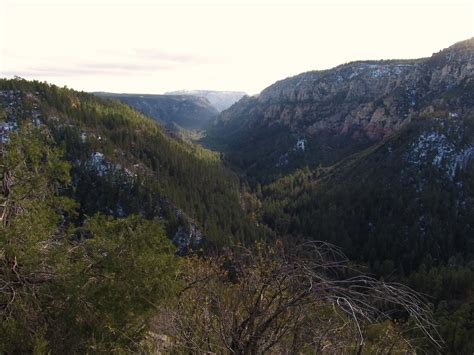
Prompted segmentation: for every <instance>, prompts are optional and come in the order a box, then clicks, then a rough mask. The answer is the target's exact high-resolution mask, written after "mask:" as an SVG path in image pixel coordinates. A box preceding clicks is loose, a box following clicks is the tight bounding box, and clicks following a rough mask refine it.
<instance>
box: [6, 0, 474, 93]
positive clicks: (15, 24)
mask: <svg viewBox="0 0 474 355" xmlns="http://www.w3.org/2000/svg"><path fill="white" fill-rule="evenodd" d="M473 36H474V0H462V1H456V0H450V1H449V0H448V1H436V0H399V1H390V0H387V1H384V0H378V1H365V2H360V1H355V0H352V1H342V0H340V1H339V0H338V1H334V0H333V1H329V0H328V1H316V0H313V1H310V0H307V1H290V0H287V1H283V0H280V1H278V0H260V1H257V0H253V1H250V0H246V1H231V0H228V1H226V0H220V1H199V0H194V1H191V0H188V1H185V0H174V1H171V0H169V1H165V0H163V1H160V0H149V1H144V0H142V1H137V0H135V1H132V0H129V1H127V0H102V1H101V0H94V1H92V0H81V1H79V0H61V1H41V0H0V76H1V77H12V76H13V75H19V76H21V77H24V78H27V79H38V80H46V81H48V82H51V83H54V84H58V85H61V86H62V85H67V86H68V87H72V88H74V89H79V90H86V91H113V92H134V93H162V92H165V91H171V90H179V89H216V90H243V91H246V92H247V93H249V94H255V93H258V92H260V91H261V90H262V89H263V88H265V87H266V86H268V85H270V84H272V83H273V82H275V81H276V80H279V79H283V78H285V77H288V76H291V75H295V74H298V73H301V72H304V71H308V70H315V69H326V68H330V67H333V66H336V65H338V64H342V63H346V62H349V61H352V60H357V59H390V58H417V57H426V56H429V55H431V54H432V53H433V52H437V51H439V50H440V49H443V48H445V47H448V46H450V45H451V44H453V43H455V42H458V41H460V40H464V39H467V38H470V37H473Z"/></svg>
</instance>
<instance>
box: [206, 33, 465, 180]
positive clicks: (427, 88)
mask: <svg viewBox="0 0 474 355" xmlns="http://www.w3.org/2000/svg"><path fill="white" fill-rule="evenodd" d="M473 53H474V39H469V40H466V41H462V42H459V43H456V44H455V45H453V46H451V47H449V48H447V49H445V50H442V51H440V52H438V53H435V54H433V55H432V56H431V57H429V58H427V59H418V60H401V61H397V60H388V61H370V62H367V61H356V62H351V63H348V64H343V65H340V66H337V67H335V68H333V69H328V70H324V71H310V72H305V73H302V74H299V75H296V76H293V77H290V78H287V79H284V80H280V81H277V82H276V83H274V84H272V85H270V86H269V87H267V88H266V89H264V90H263V91H262V92H261V93H260V94H259V95H257V96H253V97H246V98H243V99H242V100H240V101H239V102H238V103H236V104H235V105H233V106H232V107H230V108H229V109H228V110H226V111H224V112H222V113H221V114H220V115H219V116H218V119H217V123H216V124H215V125H214V126H213V127H211V128H210V129H209V132H208V135H207V137H205V138H204V139H202V140H201V142H202V143H203V144H204V145H206V146H208V147H210V148H214V149H218V150H222V151H223V152H224V153H225V154H226V155H227V157H228V158H229V160H230V161H232V162H233V163H234V164H235V165H236V166H238V167H239V168H241V169H244V170H246V169H247V170H248V171H247V172H249V171H250V172H249V175H258V172H257V170H258V169H260V170H270V171H271V173H272V174H273V175H274V176H281V174H284V173H286V172H288V171H292V170H294V169H295V168H298V167H302V166H304V165H305V164H309V165H310V166H317V165H318V164H323V165H327V164H332V163H334V162H335V161H337V160H338V159H341V158H342V157H343V156H345V155H346V154H347V151H348V150H349V152H354V151H356V150H358V149H361V148H364V147H367V146H369V145H370V144H372V143H373V142H375V141H378V140H380V139H382V138H384V137H386V136H388V135H389V134H391V133H393V132H394V131H396V130H398V129H400V128H401V127H403V126H404V125H406V124H407V123H409V122H411V120H412V119H413V118H415V117H417V116H419V115H423V114H431V113H434V112H435V111H445V112H446V113H451V114H460V113H462V112H464V111H465V110H468V111H469V110H472V93H471V92H472V90H470V88H472V86H474V80H473V75H474V64H473V63H474V60H473V58H474V56H473ZM303 139H304V140H305V142H306V143H305V149H304V150H301V149H300V150H299V153H301V154H299V155H300V157H295V156H294V155H295V154H293V152H294V148H295V147H297V145H298V141H301V140H303ZM264 145H271V146H273V147H276V149H274V150H273V151H268V150H267V149H266V148H265V146H264ZM250 146H251V147H252V148H251V149H249V148H247V147H250ZM328 147H329V148H328ZM305 151H306V152H307V154H306V153H305ZM287 155H288V156H287ZM328 155H333V158H331V159H326V158H324V157H327V156H328ZM292 156H293V157H292ZM298 160H299V161H298ZM287 161H288V163H286V162H287ZM285 166H286V168H285ZM282 168H283V169H282Z"/></svg>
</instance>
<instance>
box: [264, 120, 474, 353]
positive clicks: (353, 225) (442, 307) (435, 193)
mask: <svg viewBox="0 0 474 355" xmlns="http://www.w3.org/2000/svg"><path fill="white" fill-rule="evenodd" d="M261 199H262V204H263V207H262V208H261V209H260V212H259V213H260V218H261V220H262V221H263V222H264V223H266V224H267V225H269V226H271V228H273V229H274V230H275V231H277V233H278V234H281V235H287V236H288V240H308V239H314V240H325V241H329V242H331V243H334V244H336V245H338V246H340V247H341V248H342V249H343V251H344V252H346V253H347V254H348V255H349V256H350V258H351V259H352V260H357V261H358V262H361V263H364V264H366V265H367V267H368V269H369V270H370V271H371V272H373V273H374V274H376V275H378V276H379V277H384V278H386V279H389V280H390V279H391V280H403V282H406V283H407V284H408V285H410V286H411V287H412V288H414V289H415V290H417V291H419V292H423V293H424V294H426V295H428V297H430V301H431V302H433V303H434V305H435V310H436V317H437V321H438V322H439V324H440V331H441V334H442V336H443V338H444V339H445V340H446V342H447V343H446V349H445V350H444V351H445V353H450V354H465V353H466V354H467V353H470V352H472V350H473V349H474V342H473V341H472V339H473V336H474V327H472V324H473V320H474V313H473V312H472V309H473V307H472V294H473V292H474V286H473V285H474V267H473V262H472V260H473V258H474V115H467V116H464V115H461V116H456V115H455V116H448V115H447V116H445V117H436V116H430V117H424V118H419V119H413V120H412V122H411V123H409V124H408V125H406V126H405V127H404V128H402V129H400V130H399V131H397V132H396V133H393V134H392V135H390V136H389V137H387V138H386V139H384V140H382V141H381V142H379V143H376V144H375V145H373V146H371V147H369V148H367V149H365V150H363V151H361V152H358V153H356V154H354V155H352V156H350V157H348V158H345V159H343V160H342V161H340V162H339V163H337V164H335V165H333V166H330V167H327V168H322V167H320V168H318V169H315V170H310V169H307V168H306V169H304V170H298V171H297V172H295V173H293V174H291V175H289V176H286V177H284V178H281V179H279V180H277V181H275V182H274V183H272V184H270V185H268V186H266V187H263V189H262V192H261ZM453 327H454V328H456V329H457V331H456V332H453V331H452V329H453Z"/></svg>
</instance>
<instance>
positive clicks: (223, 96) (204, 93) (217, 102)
mask: <svg viewBox="0 0 474 355" xmlns="http://www.w3.org/2000/svg"><path fill="white" fill-rule="evenodd" d="M165 95H192V96H198V97H204V98H206V99H208V100H209V102H210V103H211V105H212V106H214V107H215V108H216V109H217V110H218V111H219V112H220V111H224V110H226V109H228V108H229V107H230V106H232V105H233V104H234V103H236V102H237V101H239V100H240V99H241V98H242V97H244V96H245V95H246V93H245V92H243V91H212V90H180V91H172V92H167V93H165Z"/></svg>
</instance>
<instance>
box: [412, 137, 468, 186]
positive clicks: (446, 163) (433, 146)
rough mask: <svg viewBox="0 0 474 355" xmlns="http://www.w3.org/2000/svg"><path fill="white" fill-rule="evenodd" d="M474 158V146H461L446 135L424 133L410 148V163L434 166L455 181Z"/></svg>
mask: <svg viewBox="0 0 474 355" xmlns="http://www.w3.org/2000/svg"><path fill="white" fill-rule="evenodd" d="M473 156H474V146H473V145H467V146H459V145H457V144H456V142H455V141H453V140H450V139H449V138H448V137H447V136H446V135H445V134H444V133H441V132H438V131H431V132H423V133H422V134H421V135H420V136H419V137H418V139H417V140H416V141H415V142H413V143H412V144H411V146H410V150H409V153H408V154H407V156H406V160H407V162H408V163H411V164H414V165H417V166H420V167H421V166H427V165H432V166H435V167H436V168H438V169H439V170H441V171H444V172H445V173H446V174H447V176H448V178H449V179H450V180H453V179H454V177H455V176H456V173H457V171H458V170H462V169H465V168H466V167H467V164H468V163H469V160H470V159H471V158H472V157H473Z"/></svg>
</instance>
